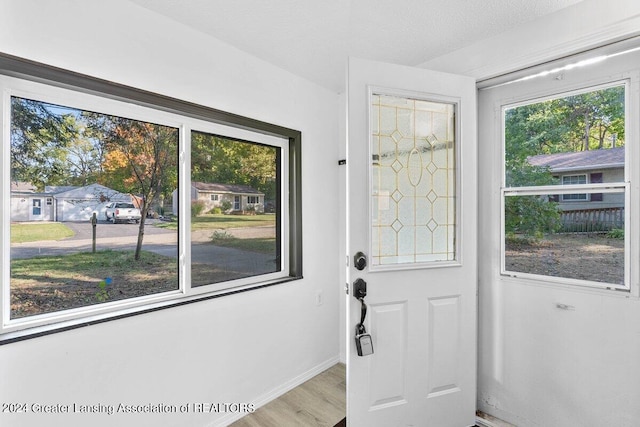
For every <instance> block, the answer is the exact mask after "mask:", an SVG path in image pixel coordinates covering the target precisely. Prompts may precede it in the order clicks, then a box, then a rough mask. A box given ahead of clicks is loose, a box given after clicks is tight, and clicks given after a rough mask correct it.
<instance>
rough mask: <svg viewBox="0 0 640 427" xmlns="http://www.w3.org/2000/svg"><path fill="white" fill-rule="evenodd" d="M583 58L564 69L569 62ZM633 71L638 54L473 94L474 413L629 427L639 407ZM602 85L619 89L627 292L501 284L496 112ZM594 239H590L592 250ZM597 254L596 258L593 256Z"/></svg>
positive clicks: (544, 280)
mask: <svg viewBox="0 0 640 427" xmlns="http://www.w3.org/2000/svg"><path fill="white" fill-rule="evenodd" d="M588 55H589V54H585V55H584V56H582V57H578V58H574V59H573V60H572V59H566V61H567V62H574V61H575V62H577V61H579V60H583V59H588ZM592 56H593V54H592ZM592 62H593V61H592ZM638 64H640V53H638V52H635V53H630V54H626V55H620V56H616V57H612V58H608V59H606V60H602V61H600V62H598V63H595V62H593V64H592V65H588V66H583V67H574V68H571V69H567V70H565V71H562V72H554V73H548V74H547V75H545V76H542V75H541V76H539V77H537V78H534V79H530V80H527V81H521V82H518V83H512V84H507V85H503V86H499V87H495V88H487V89H484V90H481V91H480V95H479V113H480V115H479V120H480V122H479V128H480V132H479V144H480V145H481V146H482V147H484V148H483V150H481V151H480V153H479V159H480V173H479V175H478V176H479V186H480V189H481V190H480V196H481V197H480V199H479V217H480V228H479V229H480V236H479V238H480V241H481V242H482V247H483V249H482V250H481V251H480V252H479V260H480V265H479V280H480V281H479V283H480V289H479V292H480V307H479V309H480V320H479V353H478V354H479V363H478V366H479V379H478V381H479V384H478V404H479V408H478V409H480V410H482V411H484V412H487V413H489V414H491V415H494V416H497V417H499V418H502V419H504V420H506V421H509V422H511V423H513V424H516V425H518V426H522V427H527V426H549V427H564V426H574V425H576V426H577V425H581V426H583V425H584V426H616V427H618V426H628V427H631V426H635V425H637V424H638V419H639V418H640V407H639V406H638V405H636V404H635V403H634V402H635V401H636V400H637V399H639V398H640V388H639V387H638V384H640V367H639V366H640V365H638V362H637V361H638V360H639V359H640V345H639V343H640V341H639V340H638V337H639V336H640V299H638V296H639V295H640V287H639V286H640V285H639V283H640V281H639V280H638V278H639V277H640V273H639V271H638V267H639V265H640V264H639V263H638V254H639V253H640V248H639V247H638V244H639V242H640V241H639V240H638V238H637V237H638V224H639V221H638V220H639V217H638V210H637V208H638V206H640V187H639V185H638V182H639V180H640V171H639V168H638V159H639V158H640V154H639V153H640V151H639V150H640V146H639V144H638V137H639V135H640V126H639V124H640V120H638V117H640V68H639V67H638ZM556 65H557V64H550V65H548V68H549V69H552V68H554V67H556ZM611 82H625V83H626V84H627V85H628V86H627V87H628V89H627V91H626V95H625V111H626V130H625V146H626V160H627V164H626V168H625V172H626V176H627V179H626V180H627V182H626V185H627V187H626V188H628V190H625V191H628V194H627V202H626V206H628V210H629V211H630V212H628V215H629V216H628V217H627V220H628V223H626V226H627V227H628V228H627V231H626V235H625V237H626V238H627V244H626V247H625V255H626V256H627V258H626V260H628V261H629V265H628V267H629V270H630V280H629V281H628V289H621V288H619V289H606V288H605V286H601V287H599V288H598V287H595V286H590V284H589V283H587V284H582V285H580V284H575V283H572V282H571V281H570V280H571V278H572V277H570V275H566V276H562V277H561V278H560V279H558V278H555V277H552V276H551V275H549V276H548V277H533V278H532V277H511V276H510V275H508V274H504V275H501V272H500V263H501V247H500V246H501V243H502V242H500V235H501V233H502V230H501V209H500V205H501V193H500V187H501V185H502V181H503V178H502V173H503V162H504V158H503V152H502V145H503V135H502V134H503V127H504V124H503V119H502V107H503V106H510V105H514V104H515V105H518V104H527V103H532V102H534V101H532V100H537V99H539V98H542V99H549V98H553V97H559V96H560V95H561V94H565V93H570V92H572V91H586V90H591V89H592V88H598V87H602V85H605V86H606V85H608V84H610V83H611ZM597 237H598V236H597V235H594V236H592V238H593V239H594V240H596V239H597ZM600 238H602V237H601V236H600ZM599 253H600V254H605V253H606V251H605V249H600V251H599ZM553 258H554V259H555V260H556V261H562V259H563V254H562V253H555V254H553V256H552V259H553ZM626 260H625V263H627V261H626ZM589 262H590V263H592V264H591V265H593V263H597V262H598V260H595V261H594V260H593V258H589V257H588V253H587V252H585V256H584V263H585V264H584V265H585V266H586V265H587V264H586V263H589ZM601 270H602V271H604V268H603V269H601ZM567 276H568V277H567ZM612 288H613V286H612Z"/></svg>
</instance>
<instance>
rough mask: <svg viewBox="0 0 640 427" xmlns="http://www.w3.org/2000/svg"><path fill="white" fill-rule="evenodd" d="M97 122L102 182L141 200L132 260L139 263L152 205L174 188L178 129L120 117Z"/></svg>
mask: <svg viewBox="0 0 640 427" xmlns="http://www.w3.org/2000/svg"><path fill="white" fill-rule="evenodd" d="M100 120H101V126H102V131H103V132H104V139H103V140H104V143H105V147H106V149H105V151H106V154H105V158H104V163H103V176H102V179H104V180H105V181H106V182H108V183H110V185H112V186H113V188H116V189H118V190H120V191H123V192H128V193H131V194H135V195H137V196H139V197H140V199H139V200H141V205H140V213H141V215H142V218H141V219H140V225H139V228H138V240H137V244H136V252H135V256H134V258H135V259H136V260H139V259H140V254H141V251H142V242H143V239H144V229H145V222H146V218H147V214H148V213H149V208H150V207H151V204H152V202H153V201H154V200H156V199H157V198H158V197H159V196H160V195H161V194H163V192H166V191H167V189H169V188H175V187H176V185H177V160H178V159H177V157H178V129H177V128H172V127H168V126H162V125H156V124H152V123H147V122H141V121H138V120H131V119H125V118H121V117H110V118H109V120H104V117H100ZM118 187H119V188H118Z"/></svg>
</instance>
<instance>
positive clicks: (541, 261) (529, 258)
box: [505, 234, 624, 284]
mask: <svg viewBox="0 0 640 427" xmlns="http://www.w3.org/2000/svg"><path fill="white" fill-rule="evenodd" d="M505 265H506V269H507V270H508V271H514V272H520V273H531V274H540V275H545V276H554V277H564V278H574V279H581V280H591V281H596V282H603V283H614V284H623V283H624V240H623V239H612V238H608V237H606V235H603V234H553V235H548V236H545V237H544V238H543V239H542V240H540V241H538V242H533V243H524V242H519V243H515V242H511V241H510V242H507V244H506V251H505Z"/></svg>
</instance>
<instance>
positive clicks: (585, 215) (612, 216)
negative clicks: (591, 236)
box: [560, 208, 624, 233]
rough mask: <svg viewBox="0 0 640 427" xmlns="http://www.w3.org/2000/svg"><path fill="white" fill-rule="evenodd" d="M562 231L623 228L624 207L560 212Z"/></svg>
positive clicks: (580, 231) (585, 231) (587, 231)
mask: <svg viewBox="0 0 640 427" xmlns="http://www.w3.org/2000/svg"><path fill="white" fill-rule="evenodd" d="M560 219H561V221H562V229H561V231H563V232H567V233H568V232H571V233H590V232H597V231H609V230H612V229H614V228H624V208H599V209H582V210H576V211H564V212H562V213H561V214H560Z"/></svg>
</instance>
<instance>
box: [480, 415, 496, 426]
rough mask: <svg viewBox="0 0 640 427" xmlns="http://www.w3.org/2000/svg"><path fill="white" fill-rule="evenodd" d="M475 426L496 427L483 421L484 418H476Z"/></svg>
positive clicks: (487, 421) (489, 422)
mask: <svg viewBox="0 0 640 427" xmlns="http://www.w3.org/2000/svg"><path fill="white" fill-rule="evenodd" d="M476 425H477V426H478V427H497V426H496V425H495V424H494V423H492V422H491V421H489V420H485V419H484V418H480V417H478V416H476Z"/></svg>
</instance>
